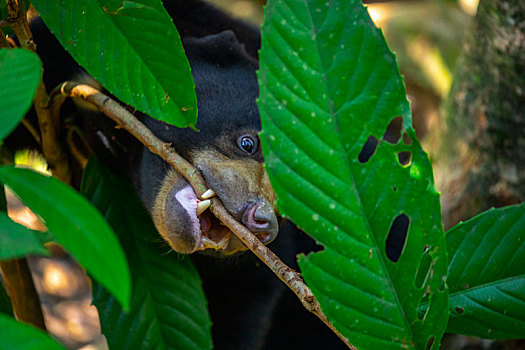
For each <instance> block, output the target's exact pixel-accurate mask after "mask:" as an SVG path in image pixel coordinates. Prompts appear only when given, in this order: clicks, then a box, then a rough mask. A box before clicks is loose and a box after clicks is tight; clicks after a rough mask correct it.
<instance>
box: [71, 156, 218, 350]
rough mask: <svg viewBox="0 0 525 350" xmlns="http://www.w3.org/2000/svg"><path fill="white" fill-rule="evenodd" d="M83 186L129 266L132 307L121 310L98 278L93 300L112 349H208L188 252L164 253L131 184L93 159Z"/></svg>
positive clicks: (208, 336) (197, 285) (204, 309)
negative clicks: (112, 234)
mask: <svg viewBox="0 0 525 350" xmlns="http://www.w3.org/2000/svg"><path fill="white" fill-rule="evenodd" d="M81 187H82V188H81V191H82V194H83V195H84V196H86V198H88V199H89V200H90V201H91V202H92V203H93V205H95V206H96V207H97V208H98V209H99V210H100V212H101V213H102V214H103V215H104V217H105V218H106V220H107V221H108V223H109V224H110V225H111V226H112V227H113V229H114V230H115V232H116V234H117V236H118V238H119V240H120V243H121V244H122V247H123V248H124V251H125V252H126V256H127V258H128V261H129V262H130V269H131V272H132V280H133V289H132V295H131V307H130V309H129V310H128V312H125V311H124V310H123V309H122V307H120V306H119V305H118V304H117V303H115V297H114V296H113V295H111V294H110V293H109V292H108V291H107V290H106V289H104V288H103V286H101V285H100V284H98V283H97V284H94V285H93V303H94V304H95V306H96V307H97V308H98V310H99V313H100V321H101V323H102V331H103V333H104V334H105V335H106V337H107V340H108V343H109V346H110V348H111V349H139V348H140V349H157V348H159V347H161V348H166V349H210V348H211V347H212V346H211V331H210V328H211V321H210V318H209V315H208V310H207V304H206V298H205V296H204V293H203V291H202V288H201V282H200V279H199V276H198V274H197V271H196V269H195V268H194V267H193V265H192V264H191V261H190V259H189V257H187V256H186V257H184V256H182V255H179V254H177V253H172V254H169V255H166V254H165V253H163V252H162V251H160V249H159V243H158V241H159V237H158V234H157V231H156V230H155V227H154V226H153V222H152V221H151V217H150V216H149V214H148V213H147V212H146V210H145V208H144V207H143V206H142V203H140V200H139V198H138V197H137V195H136V194H135V193H134V189H133V186H132V185H131V184H130V183H128V182H127V181H126V180H125V179H122V178H119V177H118V176H115V175H114V174H112V173H111V172H110V171H109V170H108V169H106V168H104V167H103V165H102V164H101V163H99V162H98V161H97V160H96V159H91V160H90V161H89V163H88V165H87V166H86V169H85V171H84V177H83V180H82V186H81Z"/></svg>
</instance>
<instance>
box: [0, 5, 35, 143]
mask: <svg viewBox="0 0 525 350" xmlns="http://www.w3.org/2000/svg"><path fill="white" fill-rule="evenodd" d="M0 2H1V1H0ZM4 3H5V1H4ZM41 76H42V65H41V63H40V59H39V58H38V56H37V55H36V54H34V53H33V52H30V51H27V50H24V49H0V140H1V139H3V138H4V137H6V136H7V135H9V133H10V132H11V131H13V129H14V128H15V126H17V124H18V123H19V122H20V119H22V117H23V116H24V114H25V113H26V112H27V110H28V109H29V107H31V103H32V101H33V96H35V91H36V88H37V86H38V83H39V82H40V78H41Z"/></svg>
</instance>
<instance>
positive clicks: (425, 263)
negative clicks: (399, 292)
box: [414, 248, 432, 288]
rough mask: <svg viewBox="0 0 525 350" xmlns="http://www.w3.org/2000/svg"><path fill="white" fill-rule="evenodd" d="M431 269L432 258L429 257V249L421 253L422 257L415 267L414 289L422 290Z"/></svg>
mask: <svg viewBox="0 0 525 350" xmlns="http://www.w3.org/2000/svg"><path fill="white" fill-rule="evenodd" d="M431 268H432V257H431V256H430V249H428V248H426V249H425V250H424V251H423V255H422V256H421V259H420V260H419V266H418V267H417V271H416V277H415V280H414V284H415V286H416V288H423V286H424V285H425V281H426V279H427V277H428V275H429V274H430V269H431Z"/></svg>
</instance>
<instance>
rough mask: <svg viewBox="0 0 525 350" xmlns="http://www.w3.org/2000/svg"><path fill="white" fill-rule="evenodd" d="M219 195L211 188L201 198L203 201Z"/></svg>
mask: <svg viewBox="0 0 525 350" xmlns="http://www.w3.org/2000/svg"><path fill="white" fill-rule="evenodd" d="M216 195H217V193H215V191H214V190H212V189H211V188H208V189H207V190H206V192H204V193H203V194H202V196H201V198H202V199H208V198H211V197H215V196H216Z"/></svg>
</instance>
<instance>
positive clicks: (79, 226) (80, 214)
mask: <svg viewBox="0 0 525 350" xmlns="http://www.w3.org/2000/svg"><path fill="white" fill-rule="evenodd" d="M0 181H1V182H3V183H4V184H6V185H7V186H9V187H10V188H11V189H12V190H13V192H15V193H16V194H17V195H18V196H19V197H20V198H21V199H22V200H23V201H24V203H25V204H26V205H27V206H28V207H29V208H30V209H31V210H32V211H34V212H35V213H37V214H38V215H39V216H40V217H41V218H42V219H43V220H44V222H45V224H46V226H47V227H48V229H49V230H50V231H51V232H53V235H54V236H55V237H56V239H57V241H58V242H59V243H60V244H62V246H63V247H64V248H65V249H67V250H68V251H69V252H70V253H71V254H72V255H73V256H74V257H75V258H76V259H77V260H78V262H80V263H81V264H82V265H83V266H84V267H85V268H86V269H87V270H88V271H89V272H90V273H91V274H92V275H93V277H95V278H96V279H97V280H99V281H100V282H101V283H102V284H104V285H105V286H106V287H107V288H108V289H109V290H111V291H112V293H114V294H115V296H116V298H117V300H118V301H119V302H120V303H122V304H123V305H124V308H126V309H127V308H129V295H130V277H129V271H128V267H127V263H126V259H125V257H124V253H123V252H122V248H121V247H120V245H119V244H118V241H117V240H116V238H115V235H114V234H113V232H112V230H111V228H110V227H109V225H108V224H107V222H106V221H105V220H104V218H103V217H102V216H101V215H100V214H99V213H98V212H97V211H96V210H95V208H93V206H91V205H90V204H89V202H87V201H86V199H84V198H83V197H82V196H80V195H79V194H78V193H77V192H76V191H74V190H73V189H72V188H70V187H68V186H66V185H65V184H63V183H62V182H60V181H59V180H57V179H55V178H53V177H47V176H44V175H41V174H39V173H37V172H34V171H31V170H28V169H20V168H13V167H10V166H1V167H0ZM51 194H52V195H51Z"/></svg>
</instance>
